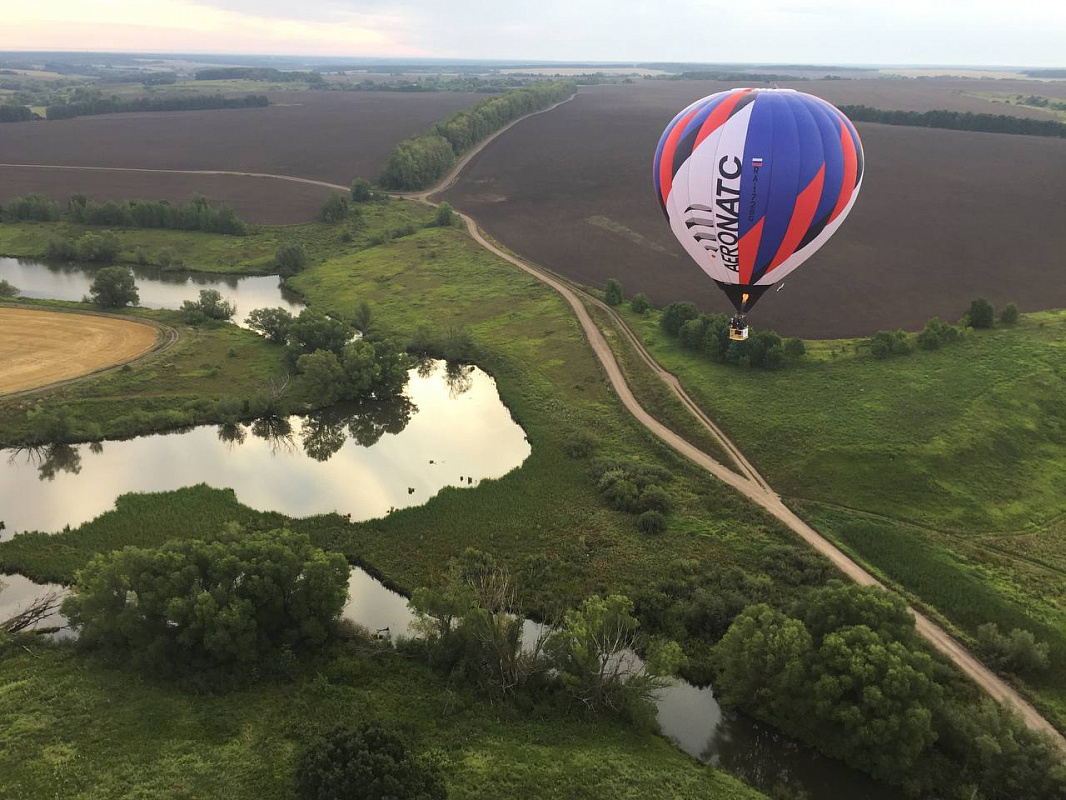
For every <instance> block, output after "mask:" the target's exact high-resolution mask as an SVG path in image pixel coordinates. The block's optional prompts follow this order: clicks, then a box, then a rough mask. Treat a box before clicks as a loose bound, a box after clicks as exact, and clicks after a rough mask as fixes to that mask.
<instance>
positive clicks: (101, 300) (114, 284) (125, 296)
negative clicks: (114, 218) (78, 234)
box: [87, 234, 140, 308]
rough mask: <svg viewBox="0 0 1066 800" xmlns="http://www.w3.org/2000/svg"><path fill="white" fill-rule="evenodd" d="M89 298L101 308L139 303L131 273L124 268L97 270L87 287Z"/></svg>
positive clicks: (121, 306)
mask: <svg viewBox="0 0 1066 800" xmlns="http://www.w3.org/2000/svg"><path fill="white" fill-rule="evenodd" d="M87 235H89V234H87ZM89 296H90V297H91V298H92V301H93V302H94V303H96V305H98V306H102V307H103V308H123V307H125V306H128V305H136V304H137V303H138V302H140V295H139V294H138V293H137V284H136V283H135V282H134V280H133V273H132V272H130V271H129V269H128V268H126V267H104V268H103V269H101V270H98V271H97V273H96V275H95V276H93V282H92V283H91V284H90V285H89Z"/></svg>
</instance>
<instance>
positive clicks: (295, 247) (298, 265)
mask: <svg viewBox="0 0 1066 800" xmlns="http://www.w3.org/2000/svg"><path fill="white" fill-rule="evenodd" d="M274 264H275V266H277V269H278V274H279V275H281V276H282V277H283V278H289V277H292V276H293V275H295V274H296V273H298V272H300V271H301V270H302V269H303V268H304V267H306V266H307V250H306V249H304V246H303V245H302V244H298V243H296V242H286V243H285V244H283V245H282V246H281V247H279V248H278V249H277V252H276V253H274Z"/></svg>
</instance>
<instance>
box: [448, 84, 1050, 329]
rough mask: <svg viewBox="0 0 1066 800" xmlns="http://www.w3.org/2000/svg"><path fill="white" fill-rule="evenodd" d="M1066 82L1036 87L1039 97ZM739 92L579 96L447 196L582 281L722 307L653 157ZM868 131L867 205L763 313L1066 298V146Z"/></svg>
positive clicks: (801, 321) (812, 87)
mask: <svg viewBox="0 0 1066 800" xmlns="http://www.w3.org/2000/svg"><path fill="white" fill-rule="evenodd" d="M961 83H966V84H967V85H968V84H974V86H975V87H976V86H977V85H978V84H981V83H983V82H981V81H965V82H961ZM860 85H862V86H867V87H868V88H869V91H868V93H867V94H866V95H863V96H860V95H856V94H854V93H855V92H857V91H859V88H861V86H860ZM1026 85H1029V86H1033V85H1035V84H1026ZM1057 85H1058V84H1046V83H1041V84H1039V86H1040V88H1041V93H1042V94H1050V92H1052V91H1053V90H1054V88H1046V87H1048V86H1052V87H1055V86H1057ZM727 86H728V84H724V83H715V82H709V81H698V82H697V81H693V82H689V81H670V82H647V83H643V84H636V85H631V86H626V85H617V86H600V87H595V88H593V89H583V90H582V91H581V93H580V94H579V95H578V97H577V98H576V99H575V100H574V101H573V102H571V103H567V104H566V105H564V106H561V107H559V108H557V109H555V110H554V111H552V112H551V113H550V114H542V115H540V116H537V117H533V118H531V119H528V120H526V121H524V122H523V123H522V124H521V125H517V126H515V128H513V129H512V130H510V131H508V132H507V133H505V134H504V135H503V136H501V137H499V138H498V139H497V140H495V141H494V142H492V143H491V144H490V145H489V146H488V147H487V148H486V149H485V151H484V152H482V153H481V154H479V155H478V157H477V158H475V159H474V161H473V162H472V163H471V164H470V166H469V167H468V169H467V171H466V172H465V173H464V175H463V177H462V178H461V179H460V181H459V182H458V184H457V185H456V186H455V188H453V189H452V190H450V191H449V192H448V193H447V195H446V197H447V199H448V200H449V201H450V202H452V203H453V204H454V205H456V206H457V207H459V208H461V209H463V210H464V211H468V212H469V213H471V214H472V215H473V216H474V217H475V218H476V219H478V221H479V222H481V223H482V224H483V225H484V227H485V229H486V230H487V231H488V232H489V233H490V234H492V235H493V236H494V237H496V238H497V239H499V240H500V241H501V242H503V243H504V244H506V245H507V246H509V247H510V248H511V249H513V250H515V251H516V252H518V253H520V254H521V255H524V256H526V257H529V258H530V259H532V260H534V261H536V262H537V263H539V264H542V265H543V266H546V267H548V268H550V269H552V270H554V271H555V272H558V273H560V274H562V275H565V276H567V277H569V278H571V279H573V280H576V281H579V282H582V283H587V284H590V285H594V286H602V285H603V282H604V281H605V280H606V279H607V278H611V277H614V278H618V279H619V280H621V281H622V283H623V286H624V287H625V289H626V291H627V293H633V292H636V291H638V290H639V291H644V292H646V293H647V294H648V295H649V296H650V297H651V298H652V300H653V301H654V302H656V303H657V304H660V305H661V304H665V303H668V302H671V301H674V300H693V301H694V302H696V303H697V304H698V305H700V306H701V307H703V308H704V309H708V310H720V311H725V310H727V309H728V308H730V306H729V305H728V303H727V302H726V301H725V299H724V297H723V296H722V295H721V293H720V292H719V290H718V289H717V287H716V286H715V285H714V284H713V283H712V282H711V281H710V280H709V279H707V278H706V277H705V276H704V275H703V273H702V272H701V271H700V270H699V269H698V268H697V267H696V266H695V265H694V264H693V263H692V262H691V261H690V260H689V258H688V256H687V255H686V254H685V253H684V251H683V250H682V249H681V246H680V245H679V244H678V243H677V242H676V240H675V239H674V238H673V236H672V235H671V233H670V230H669V227H668V226H667V225H666V223H665V221H664V220H663V218H662V214H661V212H660V210H659V207H658V204H657V203H656V201H655V196H654V193H653V192H652V189H651V160H652V154H653V153H654V150H655V145H656V142H657V141H658V138H659V135H660V134H661V132H662V129H663V127H664V126H665V125H666V123H667V122H669V121H670V119H671V118H672V116H673V115H674V114H675V113H676V112H677V110H679V109H680V108H682V107H684V105H685V104H687V103H689V102H691V101H692V100H695V99H697V98H699V97H701V96H703V95H705V94H709V93H711V92H714V91H718V90H720V89H722V88H725V87H727ZM795 86H796V87H799V88H802V89H804V90H805V91H808V92H815V93H818V94H824V95H825V96H826V97H827V98H829V99H831V100H836V101H838V102H844V101H847V102H858V101H864V102H866V103H867V104H868V105H874V106H881V107H892V106H893V105H896V106H899V107H906V106H908V105H910V106H912V107H918V108H923V107H925V108H933V107H938V106H946V105H948V102H947V100H948V99H950V98H952V97H954V95H952V94H950V93H949V92H947V90H937V86H936V82H933V81H929V82H926V81H922V82H908V81H890V80H882V81H809V82H801V83H796V84H795ZM897 86H898V87H904V88H906V89H907V91H910V92H915V91H917V89H915V88H913V87H914V86H924V87H926V88H927V92H928V97H927V98H926V100H927V102H925V103H924V104H919V103H918V102H917V100H915V99H913V98H910V97H907V96H904V97H905V99H904V100H898V99H897V102H895V103H894V104H893V103H889V102H888V100H887V99H886V98H887V97H888V96H889V95H890V94H891V92H892V91H893V90H894V87H897ZM841 87H845V88H841ZM898 91H902V89H900V90H898ZM844 93H852V94H849V95H848V96H845V94H844ZM956 99H957V100H958V102H959V104H969V110H974V111H988V110H990V109H993V110H999V109H1000V106H992V105H991V104H989V103H987V102H985V101H983V100H980V99H978V98H956ZM1002 108H1003V109H1008V108H1010V109H1013V110H1022V111H1028V110H1027V109H1016V108H1015V107H1009V106H1002ZM956 110H958V108H957V107H956ZM1045 118H1046V117H1045ZM858 128H859V132H860V135H861V136H862V137H863V144H864V147H865V151H866V173H865V179H864V182H863V188H862V193H861V195H860V197H859V200H858V202H857V203H856V206H855V209H854V210H853V211H852V214H851V216H850V217H849V219H848V220H847V223H846V224H845V225H844V226H843V227H842V228H841V230H840V231H839V233H838V234H837V235H836V236H835V237H834V238H833V240H832V241H831V242H830V243H829V244H827V245H826V246H825V248H823V250H822V251H821V252H819V253H818V254H816V255H815V256H814V257H813V258H812V259H811V261H810V262H808V264H807V265H806V266H805V267H804V268H803V269H802V270H799V271H797V272H796V273H795V274H794V275H793V276H791V277H790V278H789V279H788V280H787V281H786V282H785V286H783V287H782V290H781V293H780V294H778V293H776V292H771V293H770V294H768V295H767V296H766V297H764V298H763V300H762V301H761V303H760V304H759V306H758V307H757V308H756V310H755V313H754V315H753V320H754V321H755V322H756V324H760V325H763V326H767V327H772V328H775V329H777V330H778V331H780V332H782V333H785V334H789V335H798V336H804V337H817V338H824V337H839V336H858V335H864V334H868V333H870V332H872V331H874V330H877V329H881V328H898V327H904V328H908V329H916V328H919V327H920V326H921V325H922V324H923V323H924V322H925V321H926V320H927V319H928V318H929V317H931V316H934V315H938V316H941V317H943V318H946V319H951V320H955V319H958V317H959V316H960V315H961V314H962V312H963V310H964V309H965V308H966V306H967V305H968V304H969V301H970V300H971V299H973V298H974V297H976V296H979V295H983V296H985V297H987V298H988V299H989V300H991V301H992V302H993V303H996V304H997V305H1002V304H1003V303H1005V302H1008V301H1013V302H1016V303H1018V305H1019V307H1020V308H1021V309H1022V310H1023V311H1030V310H1037V309H1043V308H1054V307H1061V306H1063V305H1066V281H1062V280H1061V279H1060V277H1059V271H1060V270H1061V264H1062V257H1061V254H1062V252H1063V251H1064V250H1066V227H1064V226H1063V225H1062V224H1061V223H1062V220H1063V219H1066V194H1063V192H1062V191H1061V186H1062V185H1064V183H1066V140H1060V139H1045V138H1041V137H1033V136H1008V135H1005V134H988V133H971V132H964V131H948V130H933V129H926V128H903V127H893V126H886V125H877V124H860V125H859V126H858Z"/></svg>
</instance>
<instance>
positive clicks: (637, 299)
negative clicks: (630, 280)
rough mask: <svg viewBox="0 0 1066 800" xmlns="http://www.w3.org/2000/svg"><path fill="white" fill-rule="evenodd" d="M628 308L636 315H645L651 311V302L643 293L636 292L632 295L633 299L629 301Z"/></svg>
mask: <svg viewBox="0 0 1066 800" xmlns="http://www.w3.org/2000/svg"><path fill="white" fill-rule="evenodd" d="M629 307H630V308H631V309H633V311H635V312H636V313H637V314H647V313H648V312H649V311H651V310H652V307H653V306H652V304H651V300H649V299H648V296H647V295H646V294H644V292H637V293H636V294H635V295H633V299H632V300H630V301H629Z"/></svg>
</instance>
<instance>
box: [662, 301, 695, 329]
mask: <svg viewBox="0 0 1066 800" xmlns="http://www.w3.org/2000/svg"><path fill="white" fill-rule="evenodd" d="M699 315H700V312H699V311H697V310H696V306H695V305H693V304H692V303H671V304H670V305H668V306H667V307H666V308H664V309H663V315H662V317H661V318H660V319H659V325H660V327H661V328H662V329H663V330H664V331H666V332H667V333H668V334H670V335H671V336H677V335H678V334H679V333H680V332H681V326H682V325H684V324H685V323H686V322H688V321H689V320H690V319H695V318H696V317H698V316H699Z"/></svg>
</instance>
